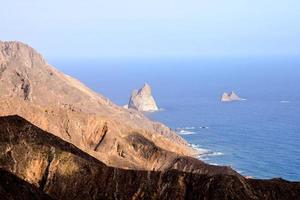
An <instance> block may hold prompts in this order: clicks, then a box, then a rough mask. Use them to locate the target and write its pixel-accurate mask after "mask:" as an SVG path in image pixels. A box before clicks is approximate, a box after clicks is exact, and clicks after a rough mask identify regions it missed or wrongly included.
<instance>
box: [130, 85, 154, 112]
mask: <svg viewBox="0 0 300 200" xmlns="http://www.w3.org/2000/svg"><path fill="white" fill-rule="evenodd" d="M128 108H133V109H136V110H138V111H142V112H154V111H158V110H159V109H158V106H157V105H156V102H155V100H154V98H153V96H152V90H151V87H150V85H148V84H147V83H145V85H144V86H143V87H142V88H141V89H139V90H134V91H133V92H132V94H131V97H130V100H129V103H128Z"/></svg>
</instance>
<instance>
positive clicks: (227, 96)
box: [221, 92, 243, 102]
mask: <svg viewBox="0 0 300 200" xmlns="http://www.w3.org/2000/svg"><path fill="white" fill-rule="evenodd" d="M242 100H243V99H242V98H241V97H239V96H238V95H237V94H236V93H234V92H230V93H227V92H224V93H223V95H222V97H221V101H222V102H231V101H242Z"/></svg>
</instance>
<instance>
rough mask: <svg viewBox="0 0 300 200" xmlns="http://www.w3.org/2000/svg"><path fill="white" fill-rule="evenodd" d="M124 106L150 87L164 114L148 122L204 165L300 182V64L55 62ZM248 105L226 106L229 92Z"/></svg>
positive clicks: (271, 61) (244, 61) (208, 60)
mask: <svg viewBox="0 0 300 200" xmlns="http://www.w3.org/2000/svg"><path fill="white" fill-rule="evenodd" d="M51 64H53V65H54V66H56V67H57V68H59V69H60V70H62V71H63V72H65V73H67V74H69V75H72V76H74V77H76V78H77V79H79V80H81V81H82V82H84V83H85V84H86V85H88V86H89V87H91V88H92V89H93V90H95V91H97V92H99V93H102V94H103V95H105V96H107V97H109V98H110V99H111V100H112V101H114V102H115V103H117V104H119V105H124V104H126V103H127V102H128V98H129V96H130V94H131V91H132V90H133V89H135V88H139V87H141V86H142V85H143V83H144V82H148V83H149V84H150V85H151V86H152V89H153V95H154V97H155V99H156V101H157V103H158V105H159V106H160V107H161V108H163V111H161V112H157V113H152V114H147V115H148V117H149V118H151V119H153V120H157V121H161V122H163V123H165V124H166V125H168V126H169V127H171V128H173V129H174V130H177V131H178V133H179V134H182V137H184V138H185V139H186V140H187V141H188V142H189V143H191V144H194V145H195V146H196V147H199V148H202V149H206V150H207V154H206V155H204V156H201V157H200V159H202V160H205V161H206V162H208V163H212V164H217V165H228V166H232V167H233V168H234V169H236V170H237V171H239V172H240V173H242V174H243V175H247V176H253V177H256V178H273V177H283V178H285V179H288V180H298V181H299V180H300V59H299V58H292V57H286V58H222V59H221V58H203V59H200V58H199V59H182V60H180V59H178V60H176V59H175V60H174V59H172V60H170V59H169V60H168V59H165V60H164V59H153V60H150V59H144V60H142V59H140V60H101V61H99V60H85V61H53V62H51ZM232 90H233V91H235V92H236V93H237V94H238V95H240V96H241V97H242V98H245V99H247V100H246V101H241V102H233V103H221V102H220V96H221V95H222V93H223V92H225V91H232Z"/></svg>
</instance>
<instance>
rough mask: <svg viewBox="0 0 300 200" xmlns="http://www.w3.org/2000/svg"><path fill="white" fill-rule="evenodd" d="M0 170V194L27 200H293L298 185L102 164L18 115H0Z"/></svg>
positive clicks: (213, 170)
mask: <svg viewBox="0 0 300 200" xmlns="http://www.w3.org/2000/svg"><path fill="white" fill-rule="evenodd" d="M0 168H1V170H0V180H5V181H7V180H8V182H7V183H8V184H10V185H11V186H12V187H9V188H6V189H4V190H3V189H2V188H3V186H4V187H7V185H5V184H4V183H3V182H2V181H1V182H0V195H1V197H7V196H9V195H12V196H10V197H14V196H16V197H17V196H20V194H21V193H22V194H23V199H31V198H30V197H31V196H34V195H33V194H35V197H36V199H39V198H38V197H45V196H41V195H49V196H50V197H51V198H53V199H58V200H60V199H62V200H69V199H70V200H71V199H72V200H76V199H78V200H82V199H85V200H92V199H121V200H122V199H124V200H127V199H135V200H138V199H178V200H180V199H193V200H196V199H203V200H204V199H205V200H214V199H216V200H217V199H224V200H226V199H228V200H229V199H237V200H239V199H241V200H247V199H253V200H264V199H266V200H273V199H274V200H275V199H282V200H285V199H286V200H293V199H299V197H300V183H292V182H288V181H284V180H281V179H274V180H252V179H245V178H243V177H242V176H240V175H238V174H232V173H227V172H226V171H222V170H221V171H218V169H222V168H219V167H217V166H209V165H207V168H206V173H205V174H198V173H185V172H180V171H177V170H166V171H164V172H155V171H137V170H124V169H119V168H113V167H108V166H107V165H105V164H104V163H102V162H100V161H99V160H97V159H95V158H93V157H91V156H90V155H88V154H86V153H85V152H83V151H81V150H80V149H78V148H76V147H75V146H74V145H72V144H70V143H67V142H65V141H63V140H61V139H60V138H59V137H56V136H54V135H52V134H50V133H47V132H45V131H43V130H41V129H39V128H38V127H36V126H34V125H32V124H30V123H29V122H28V121H26V120H24V119H22V118H20V117H18V116H10V117H0ZM3 173H4V179H3ZM11 176H12V177H11ZM15 176H16V177H18V178H17V179H16V177H15ZM19 179H22V180H24V181H21V180H19ZM20 181H21V184H20ZM25 181H26V183H25ZM22 185H23V186H24V185H26V186H24V187H23V186H22ZM37 189H38V190H37ZM24 190H25V193H24ZM26 191H29V192H26ZM7 199H12V198H7ZM16 199H17V198H16ZM32 199H34V198H32ZM40 199H43V198H40ZM44 199H48V198H47V196H46V197H45V198H44Z"/></svg>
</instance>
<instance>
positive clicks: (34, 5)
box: [0, 0, 300, 59]
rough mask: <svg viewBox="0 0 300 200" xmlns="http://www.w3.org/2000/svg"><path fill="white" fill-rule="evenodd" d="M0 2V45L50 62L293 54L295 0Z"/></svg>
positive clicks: (298, 28)
mask: <svg viewBox="0 0 300 200" xmlns="http://www.w3.org/2000/svg"><path fill="white" fill-rule="evenodd" d="M0 1H1V2H0V3H1V12H0V19H1V30H0V40H20V41H23V42H25V43H28V44H30V45H32V46H33V47H35V48H36V49H38V50H39V51H40V52H42V53H43V54H44V55H45V56H46V57H47V58H51V59H55V58H62V59H68V58H78V59H90V58H91V59H93V58H136V57H138V58H144V57H146V58H156V57H162V58H165V57H176V58H178V57H179V58H180V57H183V58H186V57H203V56H209V57H212V56H213V57H218V56H279V55H282V56H286V55H293V56H294V55H300V1H299V0H284V1H283V0H247V1H245V0H226V1H225V0H206V1H204V0H186V1H183V0H143V1H141V0H105V1H104V0H103V1H102V0H86V1H82V0H64V1H62V0H51V1H39V0H26V1H23V0H9V1H8V0H0Z"/></svg>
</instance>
